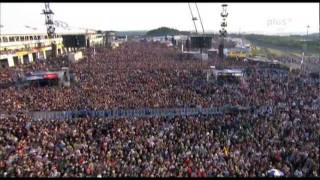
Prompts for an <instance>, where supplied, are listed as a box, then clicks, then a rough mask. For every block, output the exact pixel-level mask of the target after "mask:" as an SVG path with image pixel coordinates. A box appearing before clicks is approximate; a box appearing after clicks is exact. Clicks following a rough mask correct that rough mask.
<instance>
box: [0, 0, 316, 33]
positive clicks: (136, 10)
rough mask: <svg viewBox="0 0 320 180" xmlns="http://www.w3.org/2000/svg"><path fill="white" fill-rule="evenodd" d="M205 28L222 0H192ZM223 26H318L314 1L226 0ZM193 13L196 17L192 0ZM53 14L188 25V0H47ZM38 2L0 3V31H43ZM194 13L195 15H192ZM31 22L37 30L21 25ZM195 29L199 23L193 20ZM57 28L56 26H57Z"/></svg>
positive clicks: (117, 26) (113, 24) (85, 24)
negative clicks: (110, 0) (122, 0)
mask: <svg viewBox="0 0 320 180" xmlns="http://www.w3.org/2000/svg"><path fill="white" fill-rule="evenodd" d="M197 4H198V8H199V10H200V15H201V19H202V21H203V25H204V29H205V31H206V32H209V31H210V32H212V31H214V32H218V31H219V29H220V24H221V22H222V18H221V16H220V13H221V12H222V7H221V5H222V3H197ZM227 4H228V7H227V12H228V13H229V16H228V17H227V23H228V27H227V31H228V32H230V33H231V32H234V33H238V32H241V33H243V32H246V33H259V34H296V33H299V34H306V33H307V25H309V26H310V28H309V29H308V31H309V33H318V32H319V3H227ZM190 5H191V7H192V11H193V15H194V16H197V17H198V13H197V11H196V7H195V4H194V3H190ZM50 7H51V9H52V11H53V12H54V13H55V14H54V16H53V20H58V21H63V22H65V23H67V24H68V25H69V26H70V27H73V28H72V29H73V30H80V28H91V29H97V30H115V31H130V30H151V29H155V28H158V27H161V26H166V27H170V28H175V29H179V30H187V31H189V30H194V25H193V22H192V20H191V14H190V10H189V7H188V3H50ZM42 9H44V3H0V24H1V28H0V30H1V34H14V33H19V32H20V33H24V32H27V31H28V32H30V31H31V32H33V31H34V32H36V31H37V32H42V31H43V33H46V31H45V25H44V19H45V18H44V16H43V15H41V14H40V13H41V12H42ZM198 19H199V18H198ZM25 26H30V27H35V28H37V30H32V29H30V28H26V27H25ZM197 28H198V30H200V29H201V25H200V22H199V21H198V22H197ZM59 30H60V31H63V29H62V28H59V27H58V28H57V31H59Z"/></svg>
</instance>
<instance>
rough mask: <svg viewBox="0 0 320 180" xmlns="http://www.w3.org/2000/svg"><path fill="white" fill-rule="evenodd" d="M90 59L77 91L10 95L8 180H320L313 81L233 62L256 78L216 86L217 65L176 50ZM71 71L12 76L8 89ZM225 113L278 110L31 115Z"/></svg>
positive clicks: (128, 48) (2, 151)
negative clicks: (317, 179)
mask: <svg viewBox="0 0 320 180" xmlns="http://www.w3.org/2000/svg"><path fill="white" fill-rule="evenodd" d="M87 53H89V56H87V58H85V59H84V60H82V61H80V62H78V63H74V64H70V69H71V70H72V71H73V72H74V73H75V74H76V76H77V79H78V80H77V82H75V83H73V84H72V85H71V86H70V87H60V86H56V87H54V86H53V87H52V86H51V87H26V88H16V87H14V86H11V87H8V88H3V89H1V92H0V95H1V96H0V111H1V112H5V114H6V115H3V116H1V117H0V118H1V121H0V133H1V135H0V138H1V139H0V141H1V143H0V176H2V177H3V176H6V177H11V176H17V177H20V176H28V177H30V176H32V177H35V176H36V177H38V176H40V177H42V176H44V177H47V176H50V177H70V176H75V177H83V176H91V177H110V176H116V177H118V176H147V177H162V176H180V177H186V176H187V177H188V176H191V177H194V176H197V177H198V176H200V177H215V176H218V177H222V176H240V177H261V176H266V175H267V174H266V172H267V171H268V170H269V169H272V168H276V169H279V170H281V171H282V172H284V174H285V176H298V177H302V176H307V177H310V176H319V174H320V170H319V169H320V167H319V161H320V157H319V146H320V121H319V119H320V110H319V101H320V99H319V94H320V85H319V83H318V82H316V81H313V80H312V78H311V77H310V76H308V74H294V73H279V72H274V71H273V70H272V69H261V68H259V67H258V66H251V65H249V64H248V63H246V62H243V63H241V62H236V63H234V62H228V61H226V62H224V63H223V64H222V66H226V65H234V66H241V67H250V73H248V75H247V76H246V77H245V82H244V83H240V84H225V85H219V84H217V83H215V82H207V79H206V72H207V70H208V67H209V65H210V63H212V62H204V63H199V62H198V61H188V60H178V59H177V58H176V57H177V52H176V50H175V49H174V48H167V47H165V46H164V45H163V46H162V45H160V44H157V43H126V44H123V45H122V46H120V47H119V48H117V49H114V50H106V49H103V48H96V52H95V56H93V55H92V51H90V52H87ZM52 62H54V63H52ZM213 63H216V62H213ZM65 65H66V63H65V61H51V62H38V63H36V64H34V65H29V66H20V67H18V68H11V69H7V70H4V71H1V73H0V75H1V76H0V78H1V79H0V83H7V82H13V81H14V79H15V78H16V76H18V74H19V73H25V72H28V71H34V70H45V69H59V68H60V67H59V66H65ZM317 103H318V104H317ZM225 104H231V105H241V106H250V107H260V106H264V105H267V106H271V107H273V108H272V111H271V112H269V113H266V114H257V113H255V112H243V113H237V114H225V115H223V116H195V117H174V118H139V119H138V118H128V119H115V120H110V119H90V118H79V119H73V120H66V121H55V120H46V121H41V122H34V121H32V120H31V117H29V116H28V115H27V114H26V112H29V111H55V110H79V109H92V110H97V109H107V108H115V107H123V108H138V107H183V106H188V107H199V106H200V107H215V106H222V105H225Z"/></svg>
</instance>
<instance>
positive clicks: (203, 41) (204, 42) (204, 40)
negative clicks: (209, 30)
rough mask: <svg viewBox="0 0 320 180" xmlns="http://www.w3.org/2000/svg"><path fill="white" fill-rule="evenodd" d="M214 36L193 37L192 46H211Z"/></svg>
mask: <svg viewBox="0 0 320 180" xmlns="http://www.w3.org/2000/svg"><path fill="white" fill-rule="evenodd" d="M211 42H212V37H208V36H195V37H191V48H211Z"/></svg>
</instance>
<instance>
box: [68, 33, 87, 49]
mask: <svg viewBox="0 0 320 180" xmlns="http://www.w3.org/2000/svg"><path fill="white" fill-rule="evenodd" d="M62 39H63V45H64V47H77V48H79V47H85V46H86V37H85V35H62Z"/></svg>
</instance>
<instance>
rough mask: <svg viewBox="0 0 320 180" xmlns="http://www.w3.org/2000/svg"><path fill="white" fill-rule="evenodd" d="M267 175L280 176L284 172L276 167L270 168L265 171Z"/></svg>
mask: <svg viewBox="0 0 320 180" xmlns="http://www.w3.org/2000/svg"><path fill="white" fill-rule="evenodd" d="M267 174H268V176H271V177H281V176H284V173H283V172H282V171H280V170H278V169H270V170H269V171H267Z"/></svg>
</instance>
